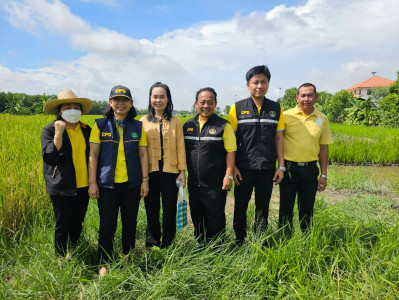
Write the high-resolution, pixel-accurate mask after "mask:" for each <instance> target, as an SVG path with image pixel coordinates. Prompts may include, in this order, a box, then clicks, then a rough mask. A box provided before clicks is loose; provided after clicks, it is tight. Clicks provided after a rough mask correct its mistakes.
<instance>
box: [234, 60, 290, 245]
mask: <svg viewBox="0 0 399 300" xmlns="http://www.w3.org/2000/svg"><path fill="white" fill-rule="evenodd" d="M270 76H271V75H270V71H269V68H268V67H267V66H255V67H253V68H251V69H250V70H249V71H248V72H247V74H246V76H245V77H246V80H247V88H248V90H249V92H250V94H251V96H250V97H248V98H246V99H243V100H240V101H238V102H236V103H235V104H233V105H232V107H231V109H230V112H229V115H228V117H227V120H228V121H229V122H230V124H231V125H232V127H233V129H234V130H235V131H236V138H237V156H236V168H235V171H234V181H235V183H236V186H235V188H234V197H235V205H234V221H233V222H234V224H233V227H234V231H235V233H236V243H237V244H238V245H241V244H242V243H243V242H244V240H245V237H246V235H247V209H248V203H249V201H250V199H251V195H252V191H253V189H255V226H254V230H255V233H256V232H264V231H265V230H266V228H267V223H268V215H269V202H270V197H271V194H272V189H273V182H274V183H275V184H279V183H280V181H281V180H282V179H283V177H284V170H285V168H284V156H283V155H284V149H283V147H284V142H283V130H284V117H283V111H282V108H281V107H280V104H279V103H277V102H275V101H272V100H269V99H267V98H266V97H265V95H266V93H267V91H268V89H269V82H270ZM276 157H277V159H278V164H279V167H278V168H277V170H276Z"/></svg>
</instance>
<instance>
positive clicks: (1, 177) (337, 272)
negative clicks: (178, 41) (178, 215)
mask: <svg viewBox="0 0 399 300" xmlns="http://www.w3.org/2000/svg"><path fill="white" fill-rule="evenodd" d="M95 118H96V117H95V116H90V117H84V119H83V121H84V122H86V123H88V124H89V125H92V124H93V121H94V119H95ZM52 120H53V117H51V116H24V117H15V116H9V115H0V122H1V123H2V124H3V125H4V126H2V127H1V128H0V137H1V139H0V159H1V161H2V168H0V215H1V217H0V299H20V298H27V299H60V298H61V299H94V298H98V299H100V298H101V299H157V298H170V299H176V298H177V299H202V298H221V299H232V298H234V299H235V298H255V299H259V298H276V299H320V298H323V299H329V298H330V299H340V298H343V299H352V298H357V299H397V298H398V297H397V295H398V294H399V289H398V286H399V255H398V254H399V253H398V252H399V245H398V243H399V228H398V224H399V215H398V211H397V210H394V209H392V208H391V205H392V204H397V202H398V196H397V193H398V191H399V184H398V182H399V181H398V180H397V179H398V178H397V176H398V175H397V169H394V168H390V169H387V168H385V169H382V168H381V169H377V168H365V167H364V168H361V167H341V166H331V167H330V168H329V182H328V183H329V187H328V189H330V190H335V191H340V190H342V189H345V190H348V192H347V194H346V195H347V196H348V197H346V198H345V201H340V202H338V203H334V204H332V203H327V202H326V201H324V197H323V196H322V194H321V195H319V196H318V201H317V202H316V207H315V225H314V228H313V231H312V233H311V234H310V235H308V236H302V235H301V233H300V232H298V231H295V233H294V235H293V237H292V238H291V239H288V238H284V237H283V236H281V235H280V233H279V232H278V230H277V227H276V225H275V223H276V215H275V214H274V213H273V211H272V214H271V222H270V223H271V226H270V230H269V232H268V233H267V234H266V235H263V236H254V235H253V234H252V233H251V230H250V231H249V239H248V243H247V244H245V245H244V246H243V247H241V248H236V247H234V245H233V243H232V241H233V240H234V234H233V232H232V215H231V214H229V215H228V216H227V219H228V225H227V239H226V243H225V244H223V245H222V246H220V247H218V248H215V247H212V245H211V246H209V247H206V248H204V249H199V248H198V246H197V243H196V241H195V240H194V238H193V233H192V227H190V226H188V227H186V228H185V229H184V230H183V231H181V232H178V235H177V238H176V244H175V245H174V246H172V247H171V248H169V249H167V250H159V249H154V250H152V251H147V250H145V226H146V224H145V213H144V208H143V203H141V207H140V212H139V216H138V226H137V247H136V251H135V253H133V254H132V255H131V263H130V264H128V265H124V264H123V263H122V261H121V260H118V261H116V262H115V263H114V264H111V265H110V272H109V275H108V276H106V277H105V278H103V279H99V278H98V274H97V269H98V268H97V266H96V264H97V259H96V251H97V234H98V211H97V207H96V202H95V201H93V200H91V201H90V204H89V211H88V214H87V216H86V220H85V229H84V233H83V238H82V240H81V241H80V243H79V245H78V248H77V249H76V250H75V251H74V252H73V256H72V259H71V260H65V259H60V260H59V259H58V258H57V257H56V256H55V255H54V249H53V232H54V229H53V226H54V223H53V220H52V213H51V210H50V202H49V199H48V196H47V195H46V194H45V186H44V180H43V176H42V159H41V147H40V134H41V131H42V128H43V127H44V126H45V125H46V124H47V123H49V122H51V121H52ZM183 121H184V120H183ZM331 127H332V130H333V133H334V135H335V141H337V140H339V139H340V138H342V137H348V136H352V137H353V138H352V140H351V139H349V138H347V139H346V140H347V141H349V140H350V141H351V142H350V145H346V147H347V148H346V149H347V150H346V151H347V152H348V153H351V151H357V148H356V147H355V148H353V147H352V146H353V145H356V142H354V139H360V140H359V141H362V140H364V141H368V142H369V143H368V144H364V147H366V148H370V149H372V147H373V145H374V144H380V143H382V144H383V145H385V146H381V147H382V148H383V149H388V150H387V151H391V150H389V149H390V148H388V145H387V143H388V141H387V140H386V139H387V137H389V138H392V139H393V140H394V143H396V142H395V141H397V140H396V139H397V138H398V133H397V131H396V130H390V129H382V128H381V129H380V128H367V129H365V128H363V127H359V128H358V127H356V126H350V127H349V126H345V125H336V124H332V126H331ZM351 130H353V134H350V133H351ZM366 130H370V131H366ZM368 132H369V133H368ZM337 137H338V139H337ZM338 144H339V143H338ZM384 147H385V148H384ZM370 149H369V150H370ZM337 151H338V152H340V151H343V150H342V149H341V148H339V147H338V148H334V147H333V146H332V147H331V152H330V154H331V156H332V157H335V152H337ZM362 151H363V150H362ZM369 152H370V153H371V150H370V151H369ZM367 153H368V152H367ZM387 154H389V153H387ZM389 155H390V154H389ZM347 156H348V157H349V155H347ZM366 157H367V156H364V157H363V160H362V162H363V163H364V162H372V161H367V160H365V159H366ZM381 157H382V155H381ZM357 159H361V157H360V156H358V158H357ZM335 160H336V158H334V159H333V161H335ZM340 162H345V161H344V160H343V161H340ZM390 162H391V163H394V161H393V160H392V161H390ZM384 170H393V171H384ZM395 170H396V171H395ZM249 211H250V213H249V214H248V220H249V221H253V219H254V215H253V211H254V208H253V203H252V202H251V203H250V210H249ZM296 215H297V214H296ZM295 226H296V228H298V220H295ZM251 229H252V228H251ZM120 230H121V229H120V228H118V232H117V234H116V240H115V244H116V246H115V248H116V251H117V253H120V251H121V241H120V236H121V234H120ZM16 233H18V234H16ZM265 240H268V241H269V242H268V245H269V246H264V245H263V243H264V241H265Z"/></svg>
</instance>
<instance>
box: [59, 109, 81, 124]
mask: <svg viewBox="0 0 399 300" xmlns="http://www.w3.org/2000/svg"><path fill="white" fill-rule="evenodd" d="M81 116H82V112H81V111H80V110H78V109H67V110H64V111H62V112H61V117H62V118H63V119H64V120H65V121H67V122H69V123H77V122H79V120H80V117H81Z"/></svg>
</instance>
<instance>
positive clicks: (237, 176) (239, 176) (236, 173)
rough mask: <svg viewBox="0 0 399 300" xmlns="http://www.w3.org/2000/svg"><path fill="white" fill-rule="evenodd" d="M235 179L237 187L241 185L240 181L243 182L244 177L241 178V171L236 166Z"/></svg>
mask: <svg viewBox="0 0 399 300" xmlns="http://www.w3.org/2000/svg"><path fill="white" fill-rule="evenodd" d="M233 177H234V182H235V183H236V185H240V181H239V180H242V177H241V173H240V170H238V168H237V167H236V166H235V167H234V171H233Z"/></svg>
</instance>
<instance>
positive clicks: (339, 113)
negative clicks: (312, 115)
mask: <svg viewBox="0 0 399 300" xmlns="http://www.w3.org/2000/svg"><path fill="white" fill-rule="evenodd" d="M352 105H353V94H351V93H349V92H347V91H345V90H341V91H339V92H337V93H335V95H334V96H333V97H332V98H329V99H326V102H325V104H324V106H323V107H324V113H325V114H326V115H327V117H328V119H329V120H330V122H337V123H342V122H344V121H345V118H346V116H347V114H348V112H347V111H346V110H345V109H346V108H349V107H352Z"/></svg>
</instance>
